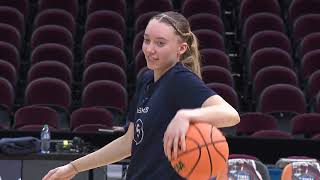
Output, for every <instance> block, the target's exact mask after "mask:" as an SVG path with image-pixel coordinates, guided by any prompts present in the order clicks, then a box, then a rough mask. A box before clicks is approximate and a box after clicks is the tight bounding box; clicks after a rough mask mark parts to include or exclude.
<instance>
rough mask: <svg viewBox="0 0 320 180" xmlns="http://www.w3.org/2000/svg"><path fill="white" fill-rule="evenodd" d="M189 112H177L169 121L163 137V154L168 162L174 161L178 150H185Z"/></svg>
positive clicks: (189, 118)
mask: <svg viewBox="0 0 320 180" xmlns="http://www.w3.org/2000/svg"><path fill="white" fill-rule="evenodd" d="M190 112H191V110H179V111H178V112H177V113H176V115H175V116H174V118H173V119H172V120H171V122H170V124H169V125H168V127H167V130H166V132H165V134H164V137H163V148H164V153H165V154H166V156H167V157H168V159H169V160H171V158H173V159H176V158H177V156H178V149H179V148H180V149H181V150H182V152H184V151H185V150H186V133H187V131H188V128H189V125H190V120H191V116H190Z"/></svg>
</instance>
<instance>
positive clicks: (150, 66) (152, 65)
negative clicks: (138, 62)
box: [147, 62, 157, 70]
mask: <svg viewBox="0 0 320 180" xmlns="http://www.w3.org/2000/svg"><path fill="white" fill-rule="evenodd" d="M147 67H148V69H151V70H155V69H157V67H156V65H155V64H150V63H148V62H147Z"/></svg>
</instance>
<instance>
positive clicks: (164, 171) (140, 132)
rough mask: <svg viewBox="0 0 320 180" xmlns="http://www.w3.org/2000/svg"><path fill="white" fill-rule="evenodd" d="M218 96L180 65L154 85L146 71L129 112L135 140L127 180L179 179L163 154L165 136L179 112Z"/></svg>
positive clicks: (197, 106) (151, 76) (199, 105)
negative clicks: (169, 125)
mask: <svg viewBox="0 0 320 180" xmlns="http://www.w3.org/2000/svg"><path fill="white" fill-rule="evenodd" d="M215 94H216V93H215V92H213V91H212V90H211V89H209V88H208V87H207V86H206V85H205V84H204V83H203V81H202V80H201V79H200V78H199V77H198V76H196V75H195V74H194V73H193V72H191V71H190V70H188V69H187V68H186V67H184V66H183V65H182V64H181V63H180V62H179V63H177V64H176V65H175V66H173V67H172V68H171V69H169V70H168V71H167V72H166V73H165V74H163V76H161V78H160V79H159V80H158V81H156V82H154V79H153V71H151V70H150V71H147V72H146V73H145V74H144V75H143V77H142V79H141V80H140V82H139V83H138V84H137V89H136V94H135V96H134V98H133V102H132V104H131V107H130V111H129V113H128V119H129V120H130V121H132V122H133V123H134V140H133V141H132V153H131V160H130V165H129V170H128V174H127V179H128V180H149V179H150V180H158V179H159V180H163V179H165V180H180V179H183V178H182V177H180V176H179V175H178V174H177V173H176V172H175V170H174V169H173V168H172V167H171V165H170V162H169V161H168V159H167V157H166V156H165V154H164V151H163V136H164V133H165V131H166V129H167V126H168V124H169V123H170V121H171V120H172V118H173V117H174V116H175V114H176V112H177V111H178V110H179V109H192V108H199V107H201V105H202V104H203V102H204V101H205V100H206V99H208V98H209V97H210V96H212V95H215Z"/></svg>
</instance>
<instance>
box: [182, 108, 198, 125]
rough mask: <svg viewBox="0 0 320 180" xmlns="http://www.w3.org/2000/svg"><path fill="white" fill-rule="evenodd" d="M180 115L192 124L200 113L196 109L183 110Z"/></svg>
mask: <svg viewBox="0 0 320 180" xmlns="http://www.w3.org/2000/svg"><path fill="white" fill-rule="evenodd" d="M180 113H181V114H183V115H182V117H184V118H183V119H185V120H187V121H189V123H192V122H193V121H194V119H197V116H198V111H197V110H196V109H182V110H180Z"/></svg>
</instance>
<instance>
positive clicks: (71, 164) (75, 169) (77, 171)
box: [69, 162, 79, 174]
mask: <svg viewBox="0 0 320 180" xmlns="http://www.w3.org/2000/svg"><path fill="white" fill-rule="evenodd" d="M69 165H70V166H71V168H72V169H73V171H74V172H75V174H78V173H79V170H78V168H77V167H76V166H75V165H74V164H73V163H72V162H70V163H69Z"/></svg>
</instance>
